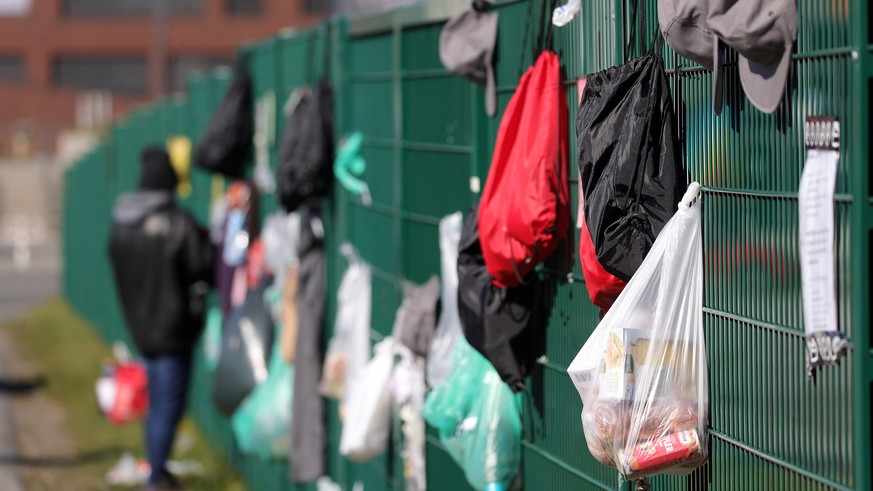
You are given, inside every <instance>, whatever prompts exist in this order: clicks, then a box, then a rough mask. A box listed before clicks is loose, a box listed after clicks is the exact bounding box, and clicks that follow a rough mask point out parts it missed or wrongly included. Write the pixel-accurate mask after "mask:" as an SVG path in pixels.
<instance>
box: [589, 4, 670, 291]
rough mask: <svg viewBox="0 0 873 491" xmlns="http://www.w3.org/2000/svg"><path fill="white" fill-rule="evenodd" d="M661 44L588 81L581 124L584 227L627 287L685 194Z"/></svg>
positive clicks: (601, 256) (658, 41)
mask: <svg viewBox="0 0 873 491" xmlns="http://www.w3.org/2000/svg"><path fill="white" fill-rule="evenodd" d="M640 17H641V18H642V14H641V15H640ZM632 36H633V34H632ZM631 44H633V41H631ZM662 44H663V38H662V37H661V34H660V32H658V33H657V35H656V38H655V40H653V41H652V44H651V46H650V47H649V51H648V52H647V53H646V54H644V55H643V56H641V57H639V58H634V59H632V60H630V61H628V62H627V63H624V64H623V65H619V66H617V67H612V68H608V69H606V70H604V71H602V72H598V73H594V74H591V75H589V76H588V83H587V87H586V89H585V94H584V96H583V98H582V102H581V103H580V105H579V114H578V116H577V117H576V136H577V140H578V142H579V143H578V145H579V147H578V148H579V175H580V176H581V184H582V191H583V193H584V197H585V221H586V223H587V224H588V231H589V232H590V233H591V240H592V242H593V243H594V249H595V252H596V255H597V260H598V261H599V262H600V264H601V265H603V268H604V269H606V270H607V271H608V272H610V273H611V274H613V275H614V276H616V277H618V278H620V279H622V280H624V281H629V280H630V278H631V276H633V274H634V273H635V272H636V270H637V268H639V266H640V264H641V263H642V262H643V258H645V256H646V254H648V252H649V249H650V248H651V247H652V243H653V242H654V241H655V237H657V236H658V234H659V233H660V232H661V229H662V228H663V227H664V224H665V223H667V221H668V220H669V219H670V217H672V216H673V212H674V211H676V205H677V203H679V200H680V199H681V197H682V193H683V192H684V190H685V171H684V169H683V166H682V158H681V154H680V147H679V139H678V136H677V133H676V121H675V120H676V118H675V113H674V109H673V98H672V96H671V94H670V85H669V83H668V82H667V75H666V73H665V72H664V68H663V65H664V61H663V59H662V58H661V55H660V51H661V46H662Z"/></svg>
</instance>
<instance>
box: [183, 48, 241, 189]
mask: <svg viewBox="0 0 873 491" xmlns="http://www.w3.org/2000/svg"><path fill="white" fill-rule="evenodd" d="M254 134H255V122H254V102H253V99H252V80H251V76H250V75H249V72H248V68H247V67H246V59H245V58H244V57H243V58H240V59H238V60H237V62H236V66H235V67H234V77H233V81H232V82H231V84H230V88H228V89H227V92H226V93H225V94H224V99H223V100H222V101H221V105H219V106H218V109H216V110H215V113H213V115H212V119H211V120H210V121H209V126H208V127H207V128H206V132H205V133H204V134H203V137H202V138H200V141H199V142H197V149H196V150H195V154H194V157H195V161H196V163H197V165H199V166H200V167H202V168H204V169H206V170H208V171H211V172H217V173H219V174H224V175H226V176H229V177H242V175H243V168H244V167H245V164H246V162H247V159H248V156H249V151H250V150H251V148H252V138H254Z"/></svg>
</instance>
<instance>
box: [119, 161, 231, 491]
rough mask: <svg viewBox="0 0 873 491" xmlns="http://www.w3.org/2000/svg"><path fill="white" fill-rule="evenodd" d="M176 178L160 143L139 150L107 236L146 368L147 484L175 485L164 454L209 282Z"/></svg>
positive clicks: (205, 253)
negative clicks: (137, 168) (136, 177)
mask: <svg viewBox="0 0 873 491" xmlns="http://www.w3.org/2000/svg"><path fill="white" fill-rule="evenodd" d="M177 183H178V178H177V177H176V173H175V171H174V170H173V167H172V165H171V164H170V157H169V155H168V154H167V152H166V151H165V150H163V149H162V148H160V147H151V148H147V149H146V150H145V151H143V153H142V165H141V172H140V181H139V189H138V190H136V191H134V192H131V193H127V194H124V195H122V196H120V197H119V198H118V201H117V202H116V204H115V208H114V210H113V213H112V228H111V232H110V239H109V256H110V262H111V264H112V269H113V273H114V276H115V285H116V289H117V290H118V294H119V297H120V299H121V305H122V309H123V311H124V318H125V321H126V323H127V327H128V330H129V331H130V333H131V335H132V337H133V341H134V344H135V345H136V347H137V349H138V350H139V352H140V354H141V355H142V356H143V358H144V359H145V365H146V371H147V373H148V393H149V412H148V417H147V418H146V422H145V437H146V449H147V453H148V459H149V463H150V464H151V469H152V471H151V475H150V477H149V480H148V485H147V486H146V487H145V489H146V490H148V491H158V490H176V489H181V488H180V487H179V484H178V483H177V482H176V480H175V479H174V478H173V476H172V475H171V474H170V473H169V472H168V471H167V468H166V461H167V459H168V458H169V455H170V450H171V449H172V446H173V440H174V439H175V435H176V427H177V425H178V423H179V420H180V419H181V417H182V413H183V412H184V409H185V398H186V395H187V391H188V380H189V375H190V371H191V357H192V349H193V347H194V344H195V343H196V341H197V338H198V337H199V336H200V332H201V330H202V326H203V305H202V303H203V295H204V294H205V292H206V290H207V289H208V286H209V284H210V283H211V282H212V271H213V256H214V251H213V246H212V244H211V242H210V240H209V236H208V233H207V232H206V230H204V229H201V228H200V227H199V226H198V225H197V223H196V222H195V220H194V218H193V217H192V216H191V215H190V214H189V213H188V212H186V211H185V210H183V209H182V208H180V207H179V206H178V205H177V204H176V200H175V188H176V185H177Z"/></svg>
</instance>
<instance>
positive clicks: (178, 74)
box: [170, 55, 232, 92]
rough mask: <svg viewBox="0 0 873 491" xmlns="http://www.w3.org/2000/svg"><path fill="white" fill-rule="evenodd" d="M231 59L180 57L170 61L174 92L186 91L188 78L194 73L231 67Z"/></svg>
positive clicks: (194, 56) (171, 81) (171, 82)
mask: <svg viewBox="0 0 873 491" xmlns="http://www.w3.org/2000/svg"><path fill="white" fill-rule="evenodd" d="M231 61H232V60H231V59H230V58H221V57H217V56H216V57H210V56H196V55H191V56H184V55H183V56H179V57H174V58H173V59H172V60H171V61H170V84H171V88H172V90H173V91H174V92H175V91H180V90H184V89H185V87H186V85H187V83H188V77H190V76H191V74H192V73H194V72H204V71H207V70H211V69H213V68H215V67H219V66H230V65H231Z"/></svg>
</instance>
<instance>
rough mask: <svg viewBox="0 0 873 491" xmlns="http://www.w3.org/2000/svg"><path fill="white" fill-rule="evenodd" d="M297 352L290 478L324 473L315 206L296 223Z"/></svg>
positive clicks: (322, 283)
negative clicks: (297, 269) (298, 241)
mask: <svg viewBox="0 0 873 491" xmlns="http://www.w3.org/2000/svg"><path fill="white" fill-rule="evenodd" d="M299 257H300V267H299V278H298V290H297V315H298V319H299V320H298V331H297V352H296V355H295V364H294V402H293V403H292V413H291V414H293V415H294V417H293V418H292V420H291V457H290V464H291V479H292V480H293V481H294V482H301V483H302V482H310V481H314V480H315V479H318V478H319V477H321V476H323V475H324V473H325V464H324V458H325V457H324V454H325V429H324V400H323V399H322V397H321V394H319V392H318V384H319V381H320V380H321V366H322V353H323V351H324V349H323V333H324V315H325V312H324V309H325V299H326V296H325V295H326V292H327V288H326V283H327V272H326V269H325V257H324V228H323V224H322V221H321V210H320V209H317V208H316V209H308V210H305V211H304V218H303V220H302V222H301V227H300V252H299Z"/></svg>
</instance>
